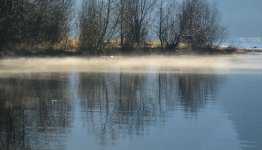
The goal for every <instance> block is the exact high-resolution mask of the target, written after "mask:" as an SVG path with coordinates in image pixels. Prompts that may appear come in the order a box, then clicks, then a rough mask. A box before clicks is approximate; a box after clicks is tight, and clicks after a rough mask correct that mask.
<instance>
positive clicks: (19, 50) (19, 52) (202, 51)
mask: <svg viewBox="0 0 262 150" xmlns="http://www.w3.org/2000/svg"><path fill="white" fill-rule="evenodd" d="M249 51H251V50H249V49H242V48H236V47H222V46H213V47H193V46H189V45H187V44H182V43H181V44H179V45H178V47H177V48H176V49H162V48H161V47H160V43H159V42H146V43H144V44H143V45H141V46H140V47H136V48H132V49H127V50H125V49H123V48H121V47H120V46H119V44H118V43H117V42H111V43H109V44H108V45H107V46H106V48H105V50H104V51H103V53H101V54H99V56H107V55H216V54H218V55H220V54H245V53H247V52H249ZM88 55H89V54H88V50H85V51H83V50H80V48H79V42H78V41H77V40H62V41H60V42H59V43H57V44H54V45H53V46H52V47H50V46H49V45H48V44H45V43H43V44H38V45H34V46H31V47H29V46H28V45H24V44H20V45H12V46H9V47H7V48H6V49H4V50H2V51H1V52H0V57H16V56H21V57H31V56H39V57H46V56H88Z"/></svg>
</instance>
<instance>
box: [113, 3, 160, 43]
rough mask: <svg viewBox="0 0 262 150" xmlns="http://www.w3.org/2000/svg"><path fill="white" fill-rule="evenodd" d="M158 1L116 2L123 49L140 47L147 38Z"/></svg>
mask: <svg viewBox="0 0 262 150" xmlns="http://www.w3.org/2000/svg"><path fill="white" fill-rule="evenodd" d="M155 3H156V0H119V1H117V2H116V8H117V13H116V14H117V15H118V16H119V17H118V18H119V20H118V31H119V34H118V35H120V40H121V42H120V43H121V47H122V48H133V47H136V46H140V45H141V44H142V43H143V41H144V40H145V38H146V35H147V32H148V26H149V24H150V15H151V12H152V10H153V8H154V6H155Z"/></svg>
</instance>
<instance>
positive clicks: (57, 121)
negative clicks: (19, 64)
mask: <svg viewBox="0 0 262 150" xmlns="http://www.w3.org/2000/svg"><path fill="white" fill-rule="evenodd" d="M59 77H60V76H59ZM0 84H1V86H0V101H1V105H0V107H1V108H0V118H1V120H0V134H1V141H0V142H1V143H0V147H1V148H3V149H40V148H43V149H49V148H50V147H53V148H54V149H55V148H58V149H59V148H62V147H63V145H62V142H61V143H60V140H63V139H59V138H55V139H56V140H54V139H53V138H54V137H63V136H65V135H66V134H67V133H68V128H69V127H70V124H71V120H72V118H71V116H70V113H69V112H71V111H72V109H71V108H72V106H71V103H70V101H69V100H68V99H67V95H66V91H65V85H66V84H67V82H66V80H65V79H60V78H58V77H52V79H27V78H8V79H0Z"/></svg>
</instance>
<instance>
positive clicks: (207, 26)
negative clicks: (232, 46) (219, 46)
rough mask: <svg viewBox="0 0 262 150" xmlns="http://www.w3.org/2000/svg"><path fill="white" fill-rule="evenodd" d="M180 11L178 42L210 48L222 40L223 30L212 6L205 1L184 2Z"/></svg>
mask: <svg viewBox="0 0 262 150" xmlns="http://www.w3.org/2000/svg"><path fill="white" fill-rule="evenodd" d="M180 9H181V10H180V13H179V30H180V33H181V37H180V42H185V43H189V44H192V45H198V46H211V45H213V44H214V43H215V42H217V41H219V40H221V39H223V38H224V35H225V28H224V27H223V26H222V25H221V21H220V14H219V11H218V9H217V7H216V6H215V5H214V4H210V3H209V2H208V1H207V0H184V1H183V2H182V4H181V7H180Z"/></svg>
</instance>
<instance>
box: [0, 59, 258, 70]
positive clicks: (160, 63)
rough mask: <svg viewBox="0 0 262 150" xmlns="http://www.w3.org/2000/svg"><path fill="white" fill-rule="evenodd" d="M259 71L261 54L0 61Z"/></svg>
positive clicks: (8, 65)
mask: <svg viewBox="0 0 262 150" xmlns="http://www.w3.org/2000/svg"><path fill="white" fill-rule="evenodd" d="M245 71H248V73H256V72H261V71H262V58H261V56H259V55H225V56H223V55H221V56H170V57H169V56H141V57H122V56H105V57H99V58H97V57H96V58H85V57H68V58H9V59H2V60H0V73H1V75H6V74H17V73H43V72H125V73H128V72H129V73H143V72H144V73H145V72H170V73H171V72H173V73H214V74H224V73H238V72H245Z"/></svg>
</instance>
